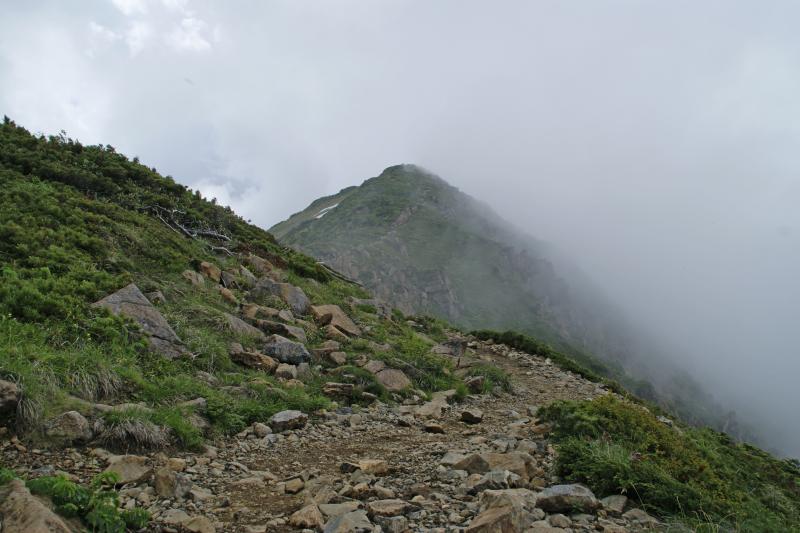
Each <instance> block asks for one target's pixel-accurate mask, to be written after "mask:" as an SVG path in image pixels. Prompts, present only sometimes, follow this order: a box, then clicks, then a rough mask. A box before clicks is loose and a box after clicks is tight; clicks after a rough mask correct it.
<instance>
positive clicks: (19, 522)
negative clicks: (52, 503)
mask: <svg viewBox="0 0 800 533" xmlns="http://www.w3.org/2000/svg"><path fill="white" fill-rule="evenodd" d="M0 529H2V531H3V533H72V531H73V529H72V528H70V527H69V526H67V524H66V522H64V520H62V519H61V518H60V517H59V516H58V515H57V514H55V513H54V512H53V511H51V510H50V508H49V507H47V506H46V505H45V504H44V503H43V502H42V500H40V499H39V498H36V497H35V496H33V495H32V494H31V493H30V491H29V490H28V488H27V487H26V486H25V483H23V482H22V481H21V480H19V479H13V480H11V481H9V482H8V483H6V484H5V485H2V486H0Z"/></svg>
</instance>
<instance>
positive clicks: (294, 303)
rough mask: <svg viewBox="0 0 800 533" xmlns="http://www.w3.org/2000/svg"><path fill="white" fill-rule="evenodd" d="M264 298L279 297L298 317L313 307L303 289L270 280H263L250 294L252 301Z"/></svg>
mask: <svg viewBox="0 0 800 533" xmlns="http://www.w3.org/2000/svg"><path fill="white" fill-rule="evenodd" d="M263 296H277V297H279V298H280V299H281V300H283V301H284V302H285V303H286V305H288V306H289V307H290V308H291V309H292V312H293V313H294V314H296V315H304V314H306V313H307V312H308V308H309V307H310V306H311V300H309V299H308V296H306V293H304V292H303V289H301V288H299V287H295V286H294V285H292V284H290V283H278V282H276V281H273V280H271V279H269V278H261V279H260V280H258V283H256V286H255V287H253V288H252V289H251V290H250V292H249V297H250V299H251V300H252V299H254V298H259V297H263Z"/></svg>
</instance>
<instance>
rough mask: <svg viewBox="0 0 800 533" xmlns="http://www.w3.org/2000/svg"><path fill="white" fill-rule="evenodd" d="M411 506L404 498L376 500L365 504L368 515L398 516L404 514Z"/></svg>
mask: <svg viewBox="0 0 800 533" xmlns="http://www.w3.org/2000/svg"><path fill="white" fill-rule="evenodd" d="M411 508H412V505H411V504H410V503H408V502H407V501H404V500H399V499H396V498H395V499H390V500H376V501H374V502H369V503H368V504H367V512H368V514H369V516H372V517H375V516H399V515H402V514H405V513H406V511H408V510H409V509H411Z"/></svg>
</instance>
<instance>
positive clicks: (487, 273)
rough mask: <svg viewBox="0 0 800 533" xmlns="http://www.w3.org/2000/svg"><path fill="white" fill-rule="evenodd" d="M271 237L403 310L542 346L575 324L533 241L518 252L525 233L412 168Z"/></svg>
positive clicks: (300, 217) (326, 203)
mask: <svg viewBox="0 0 800 533" xmlns="http://www.w3.org/2000/svg"><path fill="white" fill-rule="evenodd" d="M334 206H335V207H334ZM270 231H271V232H272V233H273V234H274V235H275V236H276V237H277V238H278V239H280V240H281V242H283V243H284V244H288V245H290V246H293V247H296V248H298V249H300V250H303V251H306V252H308V253H310V254H311V255H313V256H315V257H317V258H319V259H321V260H322V261H324V262H325V263H327V264H329V265H331V266H332V267H334V268H336V269H337V270H340V271H341V272H343V273H344V274H346V275H348V276H351V277H353V278H355V279H358V280H359V281H361V282H362V283H364V284H365V285H366V286H367V287H369V288H370V289H371V290H373V291H374V292H375V293H376V294H377V295H379V296H382V297H384V298H386V299H387V300H388V301H390V302H392V303H393V304H394V305H396V306H398V307H399V308H400V309H403V310H404V311H407V312H411V311H414V312H419V313H430V314H434V315H436V316H440V317H445V318H447V319H450V320H453V321H455V322H456V323H458V324H461V325H462V326H465V327H468V328H477V327H480V326H483V327H508V328H518V329H523V330H525V331H528V332H531V333H534V334H537V335H540V336H544V337H546V338H548V339H549V340H551V341H556V340H558V339H559V338H560V337H570V336H571V335H570V334H574V333H576V332H577V330H578V329H579V328H580V327H581V326H582V325H579V324H576V322H575V317H574V316H573V315H571V314H570V309H569V308H568V306H567V305H564V302H565V301H567V300H568V299H569V295H568V293H569V288H568V287H567V285H566V284H565V283H564V282H563V281H562V280H561V279H559V278H558V276H557V275H556V273H555V271H554V269H553V267H552V265H551V264H550V263H549V262H548V261H547V260H546V259H545V258H543V257H541V256H540V255H539V253H538V251H537V243H535V242H533V241H532V240H529V241H528V242H527V243H524V244H526V246H525V247H524V248H523V247H522V246H519V245H520V244H523V241H524V237H523V236H522V235H519V234H517V233H515V232H514V231H513V230H512V229H511V228H510V227H508V225H507V224H505V223H504V222H503V221H501V220H500V219H499V218H498V217H497V216H496V215H494V214H493V213H492V212H491V211H490V210H489V209H488V208H487V207H485V206H483V205H481V204H480V203H478V202H477V201H475V200H474V199H472V198H470V197H469V196H467V195H465V194H463V193H461V192H460V191H458V190H457V189H456V188H454V187H451V186H450V185H448V184H447V183H445V182H444V181H443V180H441V179H439V178H437V177H436V176H433V175H431V174H429V173H427V172H425V171H424V170H422V169H420V168H418V167H415V166H412V165H403V166H396V167H391V168H388V169H386V170H385V171H384V172H383V173H382V174H381V175H380V176H379V177H377V178H373V179H370V180H367V181H366V182H364V184H363V185H361V186H360V187H357V188H354V187H351V188H348V189H344V190H343V191H341V192H340V193H339V194H337V195H334V196H330V197H326V198H322V199H320V200H317V201H316V202H314V203H313V204H311V206H309V207H308V208H307V209H305V210H304V211H303V212H301V213H298V214H296V215H294V216H292V217H291V218H290V219H289V220H287V221H286V222H283V223H281V224H278V225H276V226H274V227H273V228H271V230H270ZM515 244H517V246H515Z"/></svg>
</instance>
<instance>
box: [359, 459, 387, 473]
mask: <svg viewBox="0 0 800 533" xmlns="http://www.w3.org/2000/svg"><path fill="white" fill-rule="evenodd" d="M358 468H359V469H360V470H361V471H362V472H364V473H365V474H372V475H374V476H384V475H386V474H388V473H389V463H387V462H386V461H384V460H383V459H362V460H361V461H359V462H358Z"/></svg>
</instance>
